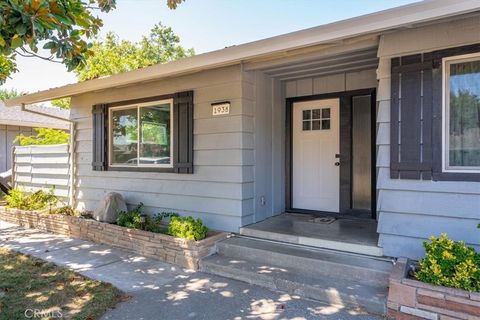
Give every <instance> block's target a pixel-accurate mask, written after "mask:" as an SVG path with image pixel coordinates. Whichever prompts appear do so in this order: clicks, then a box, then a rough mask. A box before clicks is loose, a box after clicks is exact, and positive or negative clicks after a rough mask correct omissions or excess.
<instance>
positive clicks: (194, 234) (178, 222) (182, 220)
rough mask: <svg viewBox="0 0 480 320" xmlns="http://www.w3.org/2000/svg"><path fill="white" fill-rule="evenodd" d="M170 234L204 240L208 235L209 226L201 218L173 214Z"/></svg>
mask: <svg viewBox="0 0 480 320" xmlns="http://www.w3.org/2000/svg"><path fill="white" fill-rule="evenodd" d="M168 234H169V235H171V236H175V237H180V238H184V239H187V240H197V241H198V240H202V239H205V238H206V237H207V234H208V228H207V227H206V226H204V225H203V222H202V220H201V219H194V218H192V217H190V216H187V217H179V216H178V215H177V216H172V217H171V218H170V223H169V224H168Z"/></svg>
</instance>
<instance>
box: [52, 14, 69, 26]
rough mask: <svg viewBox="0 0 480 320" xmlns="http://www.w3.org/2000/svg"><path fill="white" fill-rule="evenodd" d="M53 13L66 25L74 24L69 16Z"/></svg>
mask: <svg viewBox="0 0 480 320" xmlns="http://www.w3.org/2000/svg"><path fill="white" fill-rule="evenodd" d="M52 15H53V16H54V17H55V19H57V20H58V21H60V22H61V23H63V24H66V25H69V26H70V25H72V24H73V21H72V20H71V19H70V18H69V17H67V16H62V15H60V14H52Z"/></svg>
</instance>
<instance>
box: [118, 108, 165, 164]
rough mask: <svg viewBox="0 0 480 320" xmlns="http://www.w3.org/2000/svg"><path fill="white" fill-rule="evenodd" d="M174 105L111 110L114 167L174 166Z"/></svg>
mask: <svg viewBox="0 0 480 320" xmlns="http://www.w3.org/2000/svg"><path fill="white" fill-rule="evenodd" d="M170 121H171V103H169V102H164V103H159V104H154V105H148V106H132V107H128V108H115V109H111V111H110V123H111V129H110V130H111V133H110V135H111V138H110V139H111V140H110V143H111V154H110V156H111V160H110V163H111V164H112V165H122V166H148V165H158V166H162V165H167V166H169V165H171V163H172V159H171V148H172V146H171V125H170Z"/></svg>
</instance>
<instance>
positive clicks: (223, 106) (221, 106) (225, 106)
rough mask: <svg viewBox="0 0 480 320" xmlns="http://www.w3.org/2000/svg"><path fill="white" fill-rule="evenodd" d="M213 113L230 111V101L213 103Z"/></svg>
mask: <svg viewBox="0 0 480 320" xmlns="http://www.w3.org/2000/svg"><path fill="white" fill-rule="evenodd" d="M212 108H213V111H212V114H213V115H214V116H219V115H223V114H229V113H230V102H221V103H212Z"/></svg>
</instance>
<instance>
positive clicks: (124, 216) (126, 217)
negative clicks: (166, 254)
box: [117, 203, 143, 229]
mask: <svg viewBox="0 0 480 320" xmlns="http://www.w3.org/2000/svg"><path fill="white" fill-rule="evenodd" d="M142 212H143V203H140V204H139V205H137V206H136V207H135V208H134V209H133V210H130V211H120V212H119V213H118V218H117V224H118V225H119V226H122V227H127V228H131V229H141V227H142V221H141V215H142Z"/></svg>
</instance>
